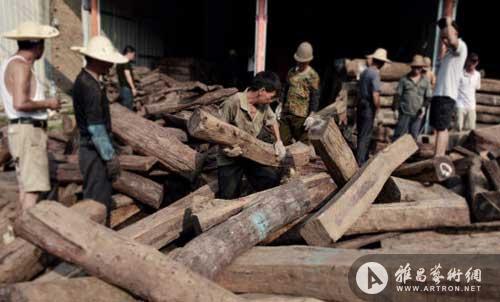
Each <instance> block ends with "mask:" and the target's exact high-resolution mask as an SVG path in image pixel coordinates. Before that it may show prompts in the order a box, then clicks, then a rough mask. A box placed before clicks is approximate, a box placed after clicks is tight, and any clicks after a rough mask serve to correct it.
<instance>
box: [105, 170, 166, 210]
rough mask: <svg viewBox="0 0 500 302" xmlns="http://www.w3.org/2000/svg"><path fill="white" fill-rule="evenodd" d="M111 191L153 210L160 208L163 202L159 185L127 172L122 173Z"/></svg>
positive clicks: (161, 188)
mask: <svg viewBox="0 0 500 302" xmlns="http://www.w3.org/2000/svg"><path fill="white" fill-rule="evenodd" d="M113 189H115V190H116V191H118V192H120V193H123V194H125V195H127V196H130V197H132V198H134V199H135V200H137V201H140V202H141V203H144V204H146V205H148V206H150V207H153V208H155V209H158V208H160V206H161V203H162V201H163V187H162V186H161V185H159V184H158V183H156V182H154V181H152V180H150V179H149V178H145V177H143V176H140V175H137V174H134V173H131V172H127V171H122V173H121V174H120V177H119V178H118V179H117V180H116V181H115V182H114V183H113Z"/></svg>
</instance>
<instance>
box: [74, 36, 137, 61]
mask: <svg viewBox="0 0 500 302" xmlns="http://www.w3.org/2000/svg"><path fill="white" fill-rule="evenodd" d="M71 50H73V51H75V52H77V53H79V54H81V55H83V56H87V57H91V58H93V59H97V60H100V61H104V62H108V63H113V64H123V63H127V62H128V59H127V58H126V57H125V56H123V55H122V54H121V53H119V52H118V51H117V50H116V48H115V47H114V46H113V44H112V43H111V41H110V40H109V39H108V38H106V37H104V36H95V37H92V38H91V39H90V41H89V43H88V45H87V47H82V46H72V47H71Z"/></svg>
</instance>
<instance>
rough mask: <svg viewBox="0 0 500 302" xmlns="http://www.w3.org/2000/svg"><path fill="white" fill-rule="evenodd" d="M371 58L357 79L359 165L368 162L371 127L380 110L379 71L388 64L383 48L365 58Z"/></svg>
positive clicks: (357, 151)
mask: <svg viewBox="0 0 500 302" xmlns="http://www.w3.org/2000/svg"><path fill="white" fill-rule="evenodd" d="M367 57H368V58H371V60H372V64H371V65H370V66H369V67H368V68H367V69H365V70H364V71H363V73H362V74H361V76H360V78H359V96H360V99H359V101H358V106H357V121H356V127H357V130H358V146H357V150H356V159H357V161H358V164H359V165H362V164H364V163H365V162H366V161H367V160H368V148H369V147H370V141H371V138H372V133H373V125H374V123H375V122H376V118H375V117H376V114H377V111H378V109H379V108H380V89H381V85H382V84H381V82H380V69H382V67H384V64H385V63H390V61H389V59H387V51H386V50H385V49H383V48H379V49H377V50H376V51H375V52H374V53H373V54H371V55H369V56H367Z"/></svg>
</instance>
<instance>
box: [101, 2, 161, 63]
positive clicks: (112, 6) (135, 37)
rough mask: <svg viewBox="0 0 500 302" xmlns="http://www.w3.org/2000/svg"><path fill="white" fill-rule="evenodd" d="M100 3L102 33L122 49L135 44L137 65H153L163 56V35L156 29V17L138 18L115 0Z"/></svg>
mask: <svg viewBox="0 0 500 302" xmlns="http://www.w3.org/2000/svg"><path fill="white" fill-rule="evenodd" d="M125 2H126V1H125ZM100 5H101V33H102V34H104V35H106V36H107V37H109V38H110V39H111V41H113V44H114V45H115V46H116V48H118V49H119V50H120V51H121V50H122V49H123V48H124V47H125V46H126V45H132V46H134V47H135V48H136V50H137V58H136V65H138V66H148V67H151V66H152V65H153V64H154V63H155V62H156V61H157V60H158V59H159V58H161V57H163V55H164V46H163V37H162V35H161V34H159V33H158V32H159V31H158V30H154V29H155V22H157V21H155V18H138V17H136V16H134V14H133V13H131V12H127V11H126V10H124V9H120V7H119V6H117V5H116V2H113V1H107V0H101V2H100ZM145 5H147V3H145Z"/></svg>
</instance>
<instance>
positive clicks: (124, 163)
mask: <svg viewBox="0 0 500 302" xmlns="http://www.w3.org/2000/svg"><path fill="white" fill-rule="evenodd" d="M118 159H119V160H120V167H121V168H123V169H124V170H128V171H138V172H147V171H149V170H151V168H152V167H153V166H154V164H156V162H157V161H158V159H156V158H155V157H152V156H137V155H120V156H119V157H118Z"/></svg>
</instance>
